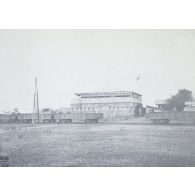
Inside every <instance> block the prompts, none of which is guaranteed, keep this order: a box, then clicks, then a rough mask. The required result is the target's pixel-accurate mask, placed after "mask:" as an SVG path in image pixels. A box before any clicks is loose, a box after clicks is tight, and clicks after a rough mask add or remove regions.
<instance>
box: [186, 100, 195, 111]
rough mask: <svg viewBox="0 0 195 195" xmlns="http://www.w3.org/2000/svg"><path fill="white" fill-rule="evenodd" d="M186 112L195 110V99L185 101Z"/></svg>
mask: <svg viewBox="0 0 195 195" xmlns="http://www.w3.org/2000/svg"><path fill="white" fill-rule="evenodd" d="M184 111H185V112H195V101H192V102H185V108H184Z"/></svg>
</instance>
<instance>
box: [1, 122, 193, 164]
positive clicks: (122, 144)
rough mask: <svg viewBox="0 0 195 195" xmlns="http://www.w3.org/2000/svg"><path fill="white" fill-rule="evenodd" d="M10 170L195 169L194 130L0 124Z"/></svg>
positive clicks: (160, 126)
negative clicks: (46, 167) (84, 167)
mask: <svg viewBox="0 0 195 195" xmlns="http://www.w3.org/2000/svg"><path fill="white" fill-rule="evenodd" d="M0 155H7V156H8V157H9V159H10V166H19V167H20V166H25V167H26V166H44V167H45V166H195V126H173V125H170V126H166V125H165V126H163V125H130V124H123V125H120V124H107V125H106V124H97V125H94V124H91V125H86V124H65V125H64V124H61V125H59V124H48V125H47V124H46V125H34V126H32V125H21V124H18V125H14V124H9V125H8V124H0Z"/></svg>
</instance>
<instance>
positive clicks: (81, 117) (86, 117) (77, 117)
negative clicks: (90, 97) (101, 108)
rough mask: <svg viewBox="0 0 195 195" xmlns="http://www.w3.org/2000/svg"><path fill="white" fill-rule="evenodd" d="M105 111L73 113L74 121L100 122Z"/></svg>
mask: <svg viewBox="0 0 195 195" xmlns="http://www.w3.org/2000/svg"><path fill="white" fill-rule="evenodd" d="M102 118H103V113H72V122H73V123H83V122H84V123H98V122H99V120H100V119H102Z"/></svg>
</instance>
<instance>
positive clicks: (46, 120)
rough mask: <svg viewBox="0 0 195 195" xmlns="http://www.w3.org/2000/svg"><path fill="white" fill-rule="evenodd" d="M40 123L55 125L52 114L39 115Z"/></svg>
mask: <svg viewBox="0 0 195 195" xmlns="http://www.w3.org/2000/svg"><path fill="white" fill-rule="evenodd" d="M39 122H40V123H55V119H54V114H51V113H41V114H40V115H39Z"/></svg>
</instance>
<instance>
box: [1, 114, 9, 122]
mask: <svg viewBox="0 0 195 195" xmlns="http://www.w3.org/2000/svg"><path fill="white" fill-rule="evenodd" d="M9 119H10V115H8V114H0V123H9Z"/></svg>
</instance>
